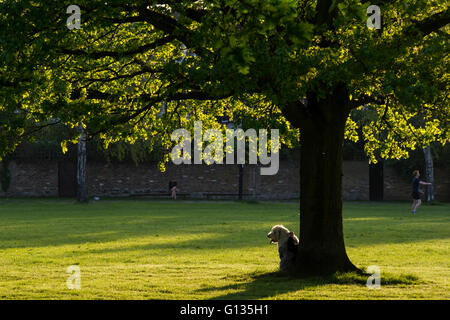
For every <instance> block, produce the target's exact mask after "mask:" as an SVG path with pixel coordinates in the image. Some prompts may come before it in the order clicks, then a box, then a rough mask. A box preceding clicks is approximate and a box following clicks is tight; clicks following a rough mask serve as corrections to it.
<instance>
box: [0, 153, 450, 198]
mask: <svg viewBox="0 0 450 320" xmlns="http://www.w3.org/2000/svg"><path fill="white" fill-rule="evenodd" d="M10 171H11V185H10V188H9V190H8V192H7V193H4V192H2V191H0V197H5V196H8V197H29V196H35V197H57V196H58V163H57V162H56V161H49V162H33V163H31V162H19V161H12V162H11V163H10ZM449 173H450V172H449V170H448V169H441V168H436V169H435V179H436V181H435V190H436V199H437V200H439V201H450V174H449ZM343 174H344V175H343V197H344V199H345V200H369V168H368V165H367V163H366V162H364V161H344V165H343ZM384 174H385V180H384V183H385V190H384V199H385V200H410V194H411V184H410V181H409V180H408V179H406V180H405V178H402V177H400V176H399V175H398V174H397V173H396V172H395V170H394V169H393V168H391V167H388V166H385V169H384ZM170 179H175V180H176V181H177V182H178V187H179V189H180V192H182V193H189V194H190V196H191V197H193V198H202V197H204V194H205V193H235V194H236V193H238V188H239V185H238V184H239V169H238V166H237V165H214V166H206V165H190V166H174V165H171V164H170V165H168V166H167V170H166V172H160V171H159V170H158V167H157V166H156V165H155V164H151V165H150V164H140V165H139V166H136V165H134V164H129V163H126V164H125V163H123V164H112V163H110V164H106V163H88V184H89V194H90V196H99V197H105V196H108V197H109V196H129V195H132V194H139V193H148V192H158V191H167V190H168V182H169V180H170ZM243 186H244V190H243V191H244V193H245V194H250V195H255V196H256V198H259V199H295V198H298V196H299V167H298V162H296V161H281V163H280V170H279V172H278V174H277V175H274V176H261V175H260V174H259V168H258V167H257V166H245V167H244V179H243Z"/></svg>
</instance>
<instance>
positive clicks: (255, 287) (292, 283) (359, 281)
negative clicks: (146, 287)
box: [198, 272, 420, 300]
mask: <svg viewBox="0 0 450 320" xmlns="http://www.w3.org/2000/svg"><path fill="white" fill-rule="evenodd" d="M369 276H370V275H369V274H367V275H366V274H358V273H356V272H351V273H336V274H333V275H330V276H327V277H308V278H297V277H290V276H287V275H285V274H283V273H280V272H271V273H252V274H249V275H246V276H242V277H241V278H237V279H236V283H234V284H230V285H226V286H222V287H208V288H202V289H199V290H198V291H199V292H205V291H208V292H212V291H229V290H232V291H233V292H230V293H225V294H221V295H218V296H216V297H213V298H212V300H252V299H269V298H271V297H273V298H275V297H276V296H278V295H281V294H285V293H289V292H295V291H299V290H304V289H307V288H311V287H320V286H324V285H329V284H334V285H358V286H364V287H365V286H366V283H367V278H368V277H369ZM419 282H420V281H419V278H418V277H417V276H415V275H410V274H400V275H393V274H385V273H383V275H382V278H381V285H389V286H393V285H399V286H405V285H413V284H417V283H419ZM236 290H238V291H236Z"/></svg>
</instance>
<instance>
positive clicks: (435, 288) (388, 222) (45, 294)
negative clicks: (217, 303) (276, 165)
mask: <svg viewBox="0 0 450 320" xmlns="http://www.w3.org/2000/svg"><path fill="white" fill-rule="evenodd" d="M409 207H410V205H409V203H387V204H384V203H364V202H362V203H347V204H345V208H344V233H345V237H346V239H345V241H346V245H347V251H348V254H349V256H350V258H351V260H352V261H353V262H354V263H355V264H356V265H358V266H359V267H361V268H364V269H365V268H366V267H367V266H369V265H377V266H379V267H380V269H381V289H379V290H369V289H368V288H367V287H366V285H365V282H366V278H365V277H364V276H360V275H356V274H337V275H333V276H331V277H328V278H309V279H293V278H286V277H283V276H280V275H279V274H278V273H277V272H276V271H277V268H278V256H277V250H276V246H275V245H269V243H268V240H267V238H266V234H267V232H268V231H269V230H270V228H271V227H272V225H274V224H284V225H286V226H287V227H288V228H290V229H291V230H294V231H295V232H296V233H298V229H299V226H298V221H299V214H298V204H297V203H293V202H292V203H237V202H187V201H186V202H176V203H175V202H168V201H166V202H162V201H161V202H160V201H126V200H120V201H119V200H117V201H115V200H104V201H103V200H102V201H98V202H93V203H90V204H88V205H80V204H76V203H74V202H73V201H71V200H41V199H35V200H30V199H23V200H19V199H16V200H0V299H366V298H368V299H372V298H373V299H449V298H450V295H449V292H450V290H449V289H450V285H449V283H448V279H449V276H450V248H449V244H450V215H449V213H450V205H448V204H446V205H439V206H422V207H421V208H420V209H419V210H418V214H417V215H416V216H412V215H411V213H410V211H409ZM70 265H79V266H80V268H81V289H80V290H69V289H68V288H67V287H66V280H67V278H68V274H66V273H65V271H66V268H67V267H68V266H70Z"/></svg>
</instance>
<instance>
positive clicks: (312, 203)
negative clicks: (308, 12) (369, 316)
mask: <svg viewBox="0 0 450 320" xmlns="http://www.w3.org/2000/svg"><path fill="white" fill-rule="evenodd" d="M307 104H308V106H307V109H308V114H309V118H308V119H307V120H306V121H303V122H302V125H301V128H300V134H301V159H300V237H299V238H300V245H299V252H298V255H297V259H296V262H295V266H294V267H293V270H292V273H294V274H298V275H306V276H309V275H327V274H332V273H334V272H337V271H343V272H346V271H357V270H358V269H357V268H356V267H355V266H354V265H353V264H352V262H351V261H350V259H349V258H348V256H347V253H346V250H345V244H344V233H343V223H342V156H343V151H342V150H343V143H344V131H345V124H346V121H347V117H348V115H349V112H350V109H349V107H348V104H349V100H348V92H347V90H346V87H345V86H337V87H336V88H335V90H334V91H333V92H332V93H330V94H329V95H328V96H327V97H325V98H323V99H321V100H319V99H318V98H317V96H315V95H311V94H310V95H308V102H307Z"/></svg>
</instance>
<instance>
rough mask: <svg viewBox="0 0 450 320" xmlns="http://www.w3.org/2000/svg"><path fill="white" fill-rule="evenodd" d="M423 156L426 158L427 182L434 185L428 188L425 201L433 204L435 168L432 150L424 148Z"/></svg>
mask: <svg viewBox="0 0 450 320" xmlns="http://www.w3.org/2000/svg"><path fill="white" fill-rule="evenodd" d="M423 154H424V156H425V178H426V181H427V182H431V183H432V185H431V186H426V192H425V199H426V201H427V202H431V201H434V168H433V156H432V154H431V148H430V147H426V148H424V149H423Z"/></svg>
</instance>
